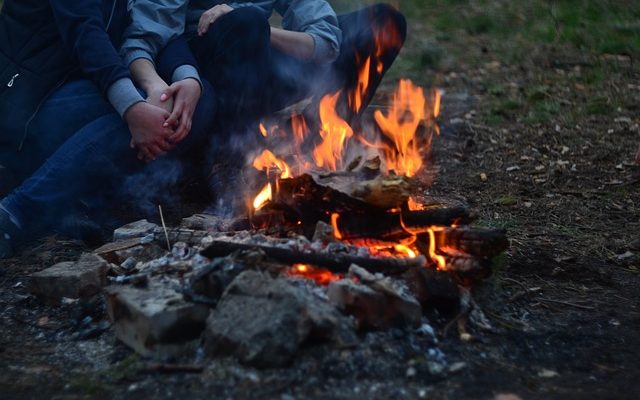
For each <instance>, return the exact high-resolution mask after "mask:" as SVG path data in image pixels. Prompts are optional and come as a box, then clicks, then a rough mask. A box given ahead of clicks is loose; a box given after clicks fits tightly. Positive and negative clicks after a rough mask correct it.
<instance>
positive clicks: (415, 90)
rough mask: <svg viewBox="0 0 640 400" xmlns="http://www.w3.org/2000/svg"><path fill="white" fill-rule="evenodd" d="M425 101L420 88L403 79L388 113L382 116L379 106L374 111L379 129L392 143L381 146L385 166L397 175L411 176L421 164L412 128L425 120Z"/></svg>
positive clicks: (414, 132) (415, 127)
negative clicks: (391, 145)
mask: <svg viewBox="0 0 640 400" xmlns="http://www.w3.org/2000/svg"><path fill="white" fill-rule="evenodd" d="M425 104H426V99H425V97H424V93H423V91H422V89H421V88H420V87H417V86H414V85H413V83H411V81H409V80H404V79H403V80H401V81H400V84H399V86H398V90H397V91H396V93H395V94H394V96H393V104H392V106H391V110H389V114H388V115H387V116H385V115H383V114H382V112H381V111H380V110H378V111H376V112H375V114H374V118H375V120H376V122H377V123H378V126H379V127H380V129H381V130H382V133H383V134H384V135H385V136H387V137H388V138H389V139H390V140H391V141H392V142H393V144H394V146H395V148H387V149H386V150H385V158H386V164H387V169H388V170H390V171H391V170H392V171H395V173H396V174H398V175H406V176H409V177H411V176H414V175H415V174H416V173H417V172H418V170H419V169H420V167H422V156H421V154H420V149H419V147H418V140H417V138H416V131H417V129H418V126H419V125H420V122H421V121H424V120H425Z"/></svg>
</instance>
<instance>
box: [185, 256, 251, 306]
mask: <svg viewBox="0 0 640 400" xmlns="http://www.w3.org/2000/svg"><path fill="white" fill-rule="evenodd" d="M246 270H247V264H246V263H244V262H238V261H237V260H236V259H235V258H234V257H225V258H217V259H215V260H213V262H211V263H210V264H208V265H205V266H204V267H200V268H199V269H198V271H196V272H194V274H193V275H192V276H191V278H190V279H189V281H188V283H187V284H186V287H185V294H186V295H187V296H188V297H189V298H190V300H192V301H195V302H200V303H205V304H215V303H217V301H218V300H219V299H220V297H221V296H222V293H223V292H224V290H225V289H226V288H227V286H229V284H230V283H231V282H232V281H233V280H234V279H235V278H236V276H238V275H239V274H240V273H242V272H244V271H246Z"/></svg>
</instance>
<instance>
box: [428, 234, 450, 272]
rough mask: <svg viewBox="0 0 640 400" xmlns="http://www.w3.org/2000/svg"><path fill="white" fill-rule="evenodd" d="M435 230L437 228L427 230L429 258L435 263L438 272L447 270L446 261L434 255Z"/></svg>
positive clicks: (436, 254) (438, 255)
mask: <svg viewBox="0 0 640 400" xmlns="http://www.w3.org/2000/svg"><path fill="white" fill-rule="evenodd" d="M435 229H437V228H431V229H429V257H431V259H432V260H433V261H434V262H435V263H436V265H437V266H438V269H439V270H441V271H444V270H446V269H447V261H446V260H445V259H444V257H443V256H441V255H440V254H438V253H436V235H435V233H434V232H435Z"/></svg>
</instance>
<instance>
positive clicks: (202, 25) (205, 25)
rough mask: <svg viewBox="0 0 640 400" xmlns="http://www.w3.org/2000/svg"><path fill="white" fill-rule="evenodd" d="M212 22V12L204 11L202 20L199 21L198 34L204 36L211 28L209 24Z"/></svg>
mask: <svg viewBox="0 0 640 400" xmlns="http://www.w3.org/2000/svg"><path fill="white" fill-rule="evenodd" d="M210 24H211V13H210V11H206V12H204V13H202V15H201V16H200V21H198V35H200V36H202V35H204V34H205V33H207V31H208V30H209V25H210Z"/></svg>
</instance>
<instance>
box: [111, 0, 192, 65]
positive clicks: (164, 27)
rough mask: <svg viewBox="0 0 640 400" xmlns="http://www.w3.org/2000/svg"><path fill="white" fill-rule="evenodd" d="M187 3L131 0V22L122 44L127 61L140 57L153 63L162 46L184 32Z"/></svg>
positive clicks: (183, 0)
mask: <svg viewBox="0 0 640 400" xmlns="http://www.w3.org/2000/svg"><path fill="white" fill-rule="evenodd" d="M187 3H188V1H187V0H133V1H130V10H129V14H130V16H131V24H130V25H129V26H128V27H127V29H126V30H125V32H124V40H123V44H122V46H121V47H120V55H121V56H122V58H123V59H124V62H125V63H126V65H129V64H131V63H132V62H133V61H135V60H136V59H138V58H145V59H147V60H149V61H151V62H152V63H154V62H155V60H156V57H157V55H158V53H159V52H160V50H162V49H163V48H164V47H165V46H166V45H167V44H168V43H169V42H170V41H171V40H173V39H175V38H177V37H178V36H180V35H182V34H183V33H184V29H185V21H186V13H187Z"/></svg>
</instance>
